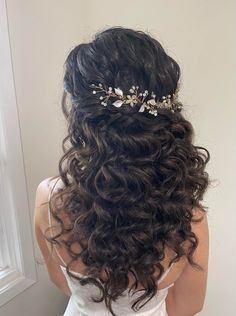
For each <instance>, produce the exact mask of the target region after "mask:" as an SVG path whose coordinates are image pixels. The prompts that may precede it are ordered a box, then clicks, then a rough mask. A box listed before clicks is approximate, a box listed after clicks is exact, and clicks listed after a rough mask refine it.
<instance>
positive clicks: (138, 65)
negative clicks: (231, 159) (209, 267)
mask: <svg viewBox="0 0 236 316" xmlns="http://www.w3.org/2000/svg"><path fill="white" fill-rule="evenodd" d="M179 78H180V68H179V65H178V64H177V63H176V61H175V60H173V59H172V58H171V57H170V56H168V55H167V53H166V52H165V51H164V49H163V48H162V46H161V44H160V43H159V42H158V41H157V40H155V39H154V38H152V37H151V36H150V35H148V34H146V33H144V32H141V31H135V30H132V29H127V28H122V27H114V28H109V29H107V30H105V31H103V32H100V33H97V34H96V36H95V39H94V40H93V41H92V42H90V43H83V44H80V45H78V46H77V47H75V48H74V49H73V50H72V51H71V52H70V54H69V56H68V58H67V60H66V63H65V77H64V86H65V95H64V98H63V111H64V113H65V115H66V117H67V121H68V136H67V137H66V138H65V140H64V155H63V157H62V158H61V160H60V163H59V172H60V176H61V179H62V181H63V182H64V188H63V189H62V190H61V191H59V193H57V194H55V195H53V198H54V197H55V198H56V197H59V196H60V198H61V203H60V204H59V203H57V204H56V203H55V205H54V210H52V214H53V216H54V217H55V218H56V219H57V220H58V222H59V223H60V225H61V228H62V230H61V233H60V234H59V235H58V236H55V238H54V240H56V239H58V238H59V237H61V236H63V235H64V234H68V232H69V233H71V234H70V235H69V238H67V241H66V242H65V244H64V245H65V246H66V247H67V250H68V253H69V254H70V255H71V258H72V261H76V260H82V262H83V263H84V264H85V265H86V267H87V274H88V275H89V276H90V278H89V279H87V281H85V280H83V281H82V280H81V284H84V283H86V282H87V283H93V284H95V285H97V286H98V287H99V288H100V289H101V291H102V298H101V300H103V299H105V302H106V305H107V307H108V308H109V310H110V311H112V307H111V302H112V301H113V300H115V299H116V298H118V297H119V296H120V295H121V294H122V292H124V290H125V289H127V286H128V281H129V280H128V273H132V274H133V275H134V277H135V279H136V281H137V284H136V285H142V287H143V288H145V289H146V290H145V292H144V294H143V296H142V298H140V299H138V300H137V301H136V302H135V303H134V304H133V307H134V308H137V307H138V305H139V304H140V303H145V302H146V301H147V299H150V298H151V297H152V296H153V295H155V293H156V291H157V279H156V278H155V276H154V272H155V275H156V273H157V275H158V278H159V277H160V276H161V275H162V273H163V270H164V268H163V265H162V264H161V261H162V260H163V258H164V257H165V254H166V250H167V249H170V250H172V251H173V253H174V254H175V256H173V257H172V259H171V262H170V264H171V263H172V262H174V261H178V260H179V259H180V258H181V257H183V256H186V257H187V259H188V261H189V263H190V264H192V265H194V262H193V259H192V255H193V252H194V250H195V249H196V247H197V237H196V236H195V234H194V233H193V232H192V231H191V221H192V217H193V209H194V208H202V210H203V211H204V208H203V206H202V205H201V203H200V201H201V200H202V199H203V195H204V192H205V191H206V189H207V186H208V181H209V179H208V174H207V173H206V172H205V165H206V163H207V162H208V160H209V153H208V151H207V150H205V149H204V148H202V147H198V146H195V145H194V144H193V128H192V125H191V123H190V122H188V121H187V120H186V119H185V118H184V117H183V115H182V114H181V112H180V111H176V112H172V111H170V110H169V109H166V108H162V109H159V110H158V115H157V116H154V115H152V114H150V113H149V112H147V111H144V112H139V107H138V106H133V107H132V106H130V105H128V104H127V105H125V104H123V105H122V106H121V107H116V106H114V105H113V104H112V102H109V101H108V103H107V106H104V105H102V104H101V100H100V94H99V93H96V94H94V93H93V92H92V91H93V88H92V86H91V84H97V85H98V84H99V83H101V84H102V85H103V86H106V87H119V88H120V89H121V90H122V91H123V93H124V95H128V94H130V93H129V89H130V87H131V86H132V85H135V86H138V87H139V89H140V91H145V90H148V91H153V92H154V93H155V95H156V96H157V99H159V100H161V98H162V96H166V95H173V94H174V93H175V92H176V90H177V87H178V85H179ZM67 96H69V97H70V103H69V104H68V102H67ZM68 141H69V144H70V145H69V147H68V145H67V146H66V145H65V143H68ZM203 151H205V153H204V152H203ZM58 200H59V199H58ZM62 214H64V215H65V214H66V216H67V218H68V219H69V222H70V225H69V226H70V227H69V228H68V226H66V225H65V223H64V222H63V220H62V216H64V215H62ZM52 240H53V239H52ZM75 244H78V245H79V248H80V250H79V251H77V252H76V251H75V250H73V245H75ZM186 245H188V247H186ZM68 268H69V266H68ZM68 272H69V270H68ZM102 273H105V275H106V277H105V278H104V277H102V275H104V274H102ZM76 278H77V279H78V280H79V279H80V278H79V277H78V276H76ZM98 279H99V280H100V281H99V280H98ZM133 286H134V288H135V283H134V284H133Z"/></svg>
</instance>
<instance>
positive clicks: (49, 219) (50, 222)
mask: <svg viewBox="0 0 236 316" xmlns="http://www.w3.org/2000/svg"><path fill="white" fill-rule="evenodd" d="M59 179H60V177H59V178H58V179H57V181H56V182H55V183H54V185H53V187H52V189H51V190H50V193H49V197H48V224H49V227H50V228H52V220H51V213H50V210H51V209H50V200H51V195H52V191H53V189H54V188H55V186H56V184H57V182H58V180H59ZM50 235H51V237H52V236H53V235H52V231H51V230H50ZM54 249H55V251H56V254H57V256H58V257H59V259H60V260H61V262H62V263H63V265H64V266H66V263H65V261H64V259H63V258H62V256H61V255H60V253H59V251H58V250H57V247H56V245H55V246H54Z"/></svg>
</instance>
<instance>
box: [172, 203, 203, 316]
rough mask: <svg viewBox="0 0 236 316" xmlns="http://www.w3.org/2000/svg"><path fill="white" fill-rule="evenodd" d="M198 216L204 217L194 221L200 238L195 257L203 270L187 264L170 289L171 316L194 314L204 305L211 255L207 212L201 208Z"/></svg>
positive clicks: (195, 230)
mask: <svg viewBox="0 0 236 316" xmlns="http://www.w3.org/2000/svg"><path fill="white" fill-rule="evenodd" d="M195 212H196V213H195V214H196V217H195V218H199V217H203V219H202V221H201V222H198V223H192V231H193V232H194V233H195V234H196V236H197V237H198V239H199V244H198V247H197V249H196V250H195V252H194V255H193V259H194V261H195V262H196V263H198V264H199V265H200V266H201V267H202V268H203V271H201V270H197V269H196V268H193V267H192V266H191V265H190V264H189V263H187V264H186V266H185V268H184V270H183V272H182V273H181V275H180V277H179V278H178V280H177V281H176V282H175V284H174V286H173V287H171V288H170V289H169V292H168V296H167V298H166V307H167V312H168V315H169V316H193V315H195V314H196V313H199V312H200V311H201V310H202V308H203V305H204V301H205V295H206V287H207V275H208V256H209V232H208V221H207V214H206V213H203V212H202V211H201V210H200V209H198V210H196V211H195Z"/></svg>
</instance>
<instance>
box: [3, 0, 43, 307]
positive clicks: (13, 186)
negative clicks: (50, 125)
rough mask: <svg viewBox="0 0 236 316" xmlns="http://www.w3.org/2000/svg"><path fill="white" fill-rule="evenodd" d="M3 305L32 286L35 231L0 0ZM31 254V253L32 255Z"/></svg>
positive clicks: (9, 51)
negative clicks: (4, 260)
mask: <svg viewBox="0 0 236 316" xmlns="http://www.w3.org/2000/svg"><path fill="white" fill-rule="evenodd" d="M0 24H1V27H0V44H1V45H2V47H4V48H5V49H2V50H1V54H0V69H1V71H0V141H1V144H0V146H1V148H0V179H4V181H0V182H1V183H0V203H1V204H0V220H1V223H0V226H1V231H0V232H1V235H2V236H3V235H4V238H3V239H1V240H0V242H1V241H2V244H1V247H0V250H1V251H3V253H4V256H6V262H7V264H6V266H5V267H4V268H3V269H1V270H0V306H2V305H3V304H5V303H7V302H8V301H9V300H11V299H12V298H13V297H15V296H16V295H18V294H19V293H21V292H22V291H24V290H25V289H26V288H28V287H29V286H31V285H33V284H34V283H35V282H36V280H37V278H36V265H35V256H34V245H33V234H32V225H31V217H30V208H29V202H28V196H27V183H26V176H25V169H24V160H23V153H22V144H21V137H20V125H19V119H18V110H17V100H16V93H15V84H14V75H13V68H12V58H11V48H10V40H9V31H8V21H7V9H6V3H5V0H0ZM29 254H31V255H29Z"/></svg>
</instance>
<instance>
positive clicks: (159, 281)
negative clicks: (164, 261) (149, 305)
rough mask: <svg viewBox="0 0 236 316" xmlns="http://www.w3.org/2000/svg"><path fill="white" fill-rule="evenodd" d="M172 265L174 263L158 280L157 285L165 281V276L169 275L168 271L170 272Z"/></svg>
mask: <svg viewBox="0 0 236 316" xmlns="http://www.w3.org/2000/svg"><path fill="white" fill-rule="evenodd" d="M173 265H174V262H172V264H171V265H170V267H169V268H168V269H166V271H165V272H164V273H163V274H162V276H161V278H160V279H159V280H158V284H159V283H161V282H162V281H163V280H164V279H165V277H166V276H167V274H168V273H169V271H170V270H171V268H172V267H173Z"/></svg>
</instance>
